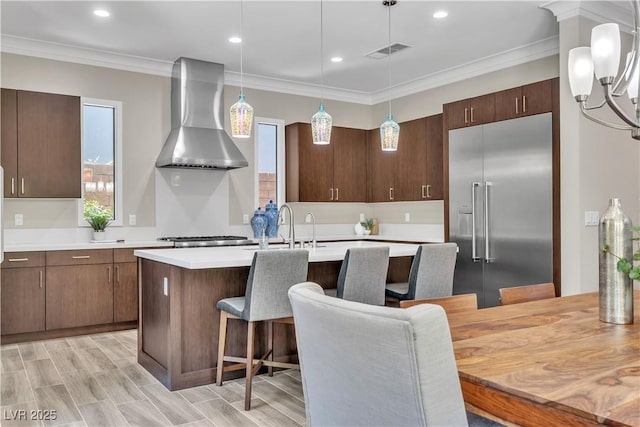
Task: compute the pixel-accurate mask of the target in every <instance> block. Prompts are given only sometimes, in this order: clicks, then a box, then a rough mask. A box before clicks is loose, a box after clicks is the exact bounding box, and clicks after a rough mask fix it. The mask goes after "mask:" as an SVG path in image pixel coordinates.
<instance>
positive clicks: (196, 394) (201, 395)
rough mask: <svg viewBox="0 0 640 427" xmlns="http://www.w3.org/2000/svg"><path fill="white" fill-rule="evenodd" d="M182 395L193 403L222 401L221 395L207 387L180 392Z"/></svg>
mask: <svg viewBox="0 0 640 427" xmlns="http://www.w3.org/2000/svg"><path fill="white" fill-rule="evenodd" d="M180 394H181V395H182V397H184V398H185V399H187V400H188V401H189V402H191V403H195V402H202V401H204V400H212V399H220V395H219V394H217V393H215V392H214V391H213V390H211V388H210V387H209V386H206V385H203V386H200V387H193V388H186V389H184V390H180Z"/></svg>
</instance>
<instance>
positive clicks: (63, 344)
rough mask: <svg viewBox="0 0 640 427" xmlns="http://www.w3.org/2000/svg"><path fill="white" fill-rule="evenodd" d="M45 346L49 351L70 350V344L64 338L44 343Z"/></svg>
mask: <svg viewBox="0 0 640 427" xmlns="http://www.w3.org/2000/svg"><path fill="white" fill-rule="evenodd" d="M43 344H44V348H46V349H47V351H49V350H60V349H63V348H69V343H68V342H67V340H65V339H64V338H60V339H57V340H49V341H43Z"/></svg>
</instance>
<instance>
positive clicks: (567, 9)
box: [540, 1, 633, 33]
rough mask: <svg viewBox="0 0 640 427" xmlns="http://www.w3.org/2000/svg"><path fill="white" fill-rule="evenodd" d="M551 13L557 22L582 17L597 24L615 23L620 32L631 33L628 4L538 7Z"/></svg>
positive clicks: (572, 3)
mask: <svg viewBox="0 0 640 427" xmlns="http://www.w3.org/2000/svg"><path fill="white" fill-rule="evenodd" d="M540 7H541V8H543V9H547V10H549V11H551V13H553V14H554V15H555V17H556V19H557V20H558V22H561V21H564V20H566V19H570V18H575V17H577V16H582V17H585V18H588V19H590V20H592V21H595V22H597V23H599V24H605V23H607V22H615V23H617V24H618V25H619V26H620V31H624V32H625V33H631V32H632V31H633V13H632V12H633V11H632V9H631V5H630V4H629V3H624V2H619V1H616V2H614V1H549V2H546V3H543V4H541V5H540Z"/></svg>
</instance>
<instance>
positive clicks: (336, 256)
mask: <svg viewBox="0 0 640 427" xmlns="http://www.w3.org/2000/svg"><path fill="white" fill-rule="evenodd" d="M374 246H389V256H390V257H400V256H413V255H414V254H415V253H416V250H417V248H418V246H417V245H415V244H407V243H387V242H374V241H363V240H359V241H348V242H320V243H319V247H317V248H306V249H307V250H308V251H309V262H325V261H341V260H342V259H344V255H345V253H346V252H347V249H348V248H354V247H374ZM287 248H288V246H287V245H283V244H278V245H270V246H269V249H268V250H278V249H287ZM256 250H259V249H258V247H257V246H225V247H215V248H180V249H162V250H155V249H150V250H149V249H139V250H136V251H134V255H136V256H137V257H140V258H145V259H149V260H153V261H157V262H161V263H164V264H169V265H174V266H177V267H183V268H188V269H203V268H225V267H248V266H250V265H251V261H252V259H253V254H254V253H255V251H256Z"/></svg>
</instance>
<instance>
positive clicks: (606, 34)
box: [591, 24, 620, 80]
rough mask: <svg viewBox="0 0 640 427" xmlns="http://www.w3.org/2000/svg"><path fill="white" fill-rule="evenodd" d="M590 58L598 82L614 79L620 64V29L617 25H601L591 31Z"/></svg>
mask: <svg viewBox="0 0 640 427" xmlns="http://www.w3.org/2000/svg"><path fill="white" fill-rule="evenodd" d="M591 58H592V59H593V68H594V71H595V74H596V78H597V79H598V80H600V79H602V78H605V77H615V76H616V75H617V74H618V65H619V62H620V29H619V27H618V24H602V25H597V26H595V27H593V30H591Z"/></svg>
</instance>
